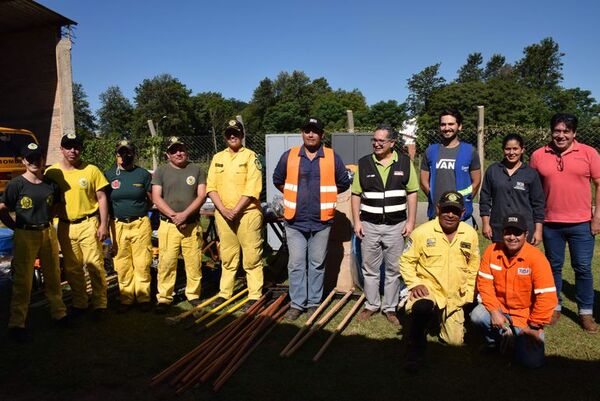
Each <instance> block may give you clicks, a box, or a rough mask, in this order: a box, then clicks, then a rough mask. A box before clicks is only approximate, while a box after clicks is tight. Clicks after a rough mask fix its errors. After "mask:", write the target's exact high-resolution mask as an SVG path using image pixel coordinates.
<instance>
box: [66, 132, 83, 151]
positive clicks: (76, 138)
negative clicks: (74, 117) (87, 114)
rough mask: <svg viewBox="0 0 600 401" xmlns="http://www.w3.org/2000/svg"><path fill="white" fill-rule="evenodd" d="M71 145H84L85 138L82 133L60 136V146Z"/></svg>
mask: <svg viewBox="0 0 600 401" xmlns="http://www.w3.org/2000/svg"><path fill="white" fill-rule="evenodd" d="M69 145H71V146H72V145H75V146H83V138H82V137H81V135H77V134H76V133H74V132H70V133H68V134H66V135H63V136H62V138H60V146H61V147H62V148H67V147H68V146H69Z"/></svg>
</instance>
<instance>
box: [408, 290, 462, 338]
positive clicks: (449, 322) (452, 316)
mask: <svg viewBox="0 0 600 401" xmlns="http://www.w3.org/2000/svg"><path fill="white" fill-rule="evenodd" d="M428 290H429V288H428ZM421 299H428V300H430V301H432V302H433V304H434V305H436V302H435V298H434V297H432V293H431V290H429V295H428V296H426V297H423V298H419V299H411V300H409V301H408V302H407V303H406V306H405V310H406V312H409V313H410V311H411V309H412V306H413V304H414V303H415V302H417V301H419V300H421ZM438 319H439V322H440V339H442V340H443V341H444V342H445V343H447V344H450V345H462V344H463V341H464V337H465V314H464V312H463V310H462V308H459V309H454V310H449V309H448V308H443V309H439V316H438Z"/></svg>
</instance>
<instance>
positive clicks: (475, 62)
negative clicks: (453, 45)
mask: <svg viewBox="0 0 600 401" xmlns="http://www.w3.org/2000/svg"><path fill="white" fill-rule="evenodd" d="M481 63H483V57H482V56H481V53H471V54H469V56H468V57H467V62H466V64H465V65H463V66H462V67H460V69H459V70H458V78H457V79H456V82H460V83H464V82H477V81H481V79H482V78H483V69H482V68H481Z"/></svg>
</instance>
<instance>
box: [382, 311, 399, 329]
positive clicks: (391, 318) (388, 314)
mask: <svg viewBox="0 0 600 401" xmlns="http://www.w3.org/2000/svg"><path fill="white" fill-rule="evenodd" d="M384 315H385V318H386V319H387V321H388V322H390V323H391V324H392V325H394V326H397V327H400V320H398V316H396V312H385V313H384Z"/></svg>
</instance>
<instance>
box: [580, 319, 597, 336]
mask: <svg viewBox="0 0 600 401" xmlns="http://www.w3.org/2000/svg"><path fill="white" fill-rule="evenodd" d="M579 324H580V325H581V328H582V329H583V330H585V331H586V332H587V333H589V334H596V333H597V332H598V324H596V322H595V321H594V317H593V316H592V315H579Z"/></svg>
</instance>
